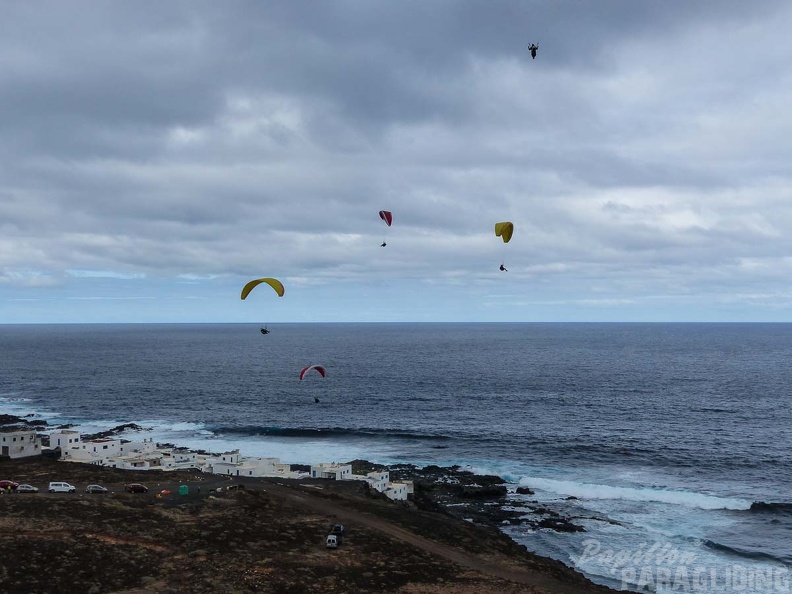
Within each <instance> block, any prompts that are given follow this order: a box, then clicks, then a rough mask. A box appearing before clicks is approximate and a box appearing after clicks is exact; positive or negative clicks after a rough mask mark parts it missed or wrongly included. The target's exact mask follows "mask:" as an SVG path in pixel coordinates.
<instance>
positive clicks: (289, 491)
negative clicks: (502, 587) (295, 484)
mask: <svg viewBox="0 0 792 594" xmlns="http://www.w3.org/2000/svg"><path fill="white" fill-rule="evenodd" d="M265 490H266V491H267V492H268V493H269V494H270V495H274V496H276V497H279V498H281V499H284V500H286V501H287V502H289V503H290V504H292V505H295V506H298V507H302V508H304V509H307V510H309V511H311V512H314V513H319V514H324V515H327V516H335V518H337V519H338V520H339V521H340V522H342V523H345V524H348V525H351V526H352V527H354V526H365V527H367V528H371V529H373V530H377V531H379V532H381V533H383V534H386V535H387V536H389V537H391V538H394V539H396V540H399V541H401V542H404V543H407V544H409V545H412V546H414V547H417V548H419V549H421V550H423V551H426V552H428V553H431V554H433V555H437V556H439V557H442V558H443V559H446V560H448V561H451V562H453V563H456V564H458V565H460V566H462V567H466V568H468V569H472V570H474V571H477V572H479V573H482V574H485V575H490V576H493V577H497V578H501V579H504V580H508V581H510V582H515V583H518V584H522V585H524V586H528V587H529V588H527V589H526V590H525V592H526V593H536V594H540V593H548V594H549V593H558V594H583V592H586V593H589V592H590V593H592V594H593V593H596V592H603V593H604V592H612V590H609V589H607V588H601V589H600V588H599V587H597V586H590V587H586V586H582V584H567V583H563V582H561V581H559V580H557V579H555V578H553V577H552V576H547V575H543V574H540V573H538V572H534V571H530V570H527V569H521V568H519V567H515V566H513V565H507V564H506V563H505V560H504V563H502V564H501V563H498V562H495V561H488V560H485V559H482V558H481V557H478V556H476V555H472V554H469V553H465V552H464V551H461V550H459V549H456V548H454V547H451V546H448V545H445V544H442V543H439V542H436V541H434V540H430V539H428V538H424V537H422V536H420V535H418V534H415V533H413V532H410V531H409V530H405V529H404V528H401V527H400V526H397V525H395V524H393V523H391V522H388V521H387V520H385V519H383V518H380V517H377V516H374V515H371V514H368V513H366V512H363V511H355V510H351V509H349V508H348V507H345V506H342V505H339V504H337V503H334V502H333V501H331V500H328V499H325V498H320V497H317V496H315V495H312V494H311V493H310V492H306V491H302V490H297V489H294V488H292V487H288V486H285V485H281V484H276V483H272V484H268V485H266V487H265ZM349 538H352V536H350V537H349ZM584 588H585V589H584Z"/></svg>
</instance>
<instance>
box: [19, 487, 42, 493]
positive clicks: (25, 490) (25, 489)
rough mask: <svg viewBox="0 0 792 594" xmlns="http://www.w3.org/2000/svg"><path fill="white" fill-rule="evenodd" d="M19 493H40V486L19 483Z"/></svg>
mask: <svg viewBox="0 0 792 594" xmlns="http://www.w3.org/2000/svg"><path fill="white" fill-rule="evenodd" d="M16 492H17V493H38V487H34V486H33V485H19V486H18V487H17V488H16Z"/></svg>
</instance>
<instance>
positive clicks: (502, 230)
mask: <svg viewBox="0 0 792 594" xmlns="http://www.w3.org/2000/svg"><path fill="white" fill-rule="evenodd" d="M513 233H514V223H512V222H511V221H503V222H502V223H495V237H500V238H501V239H502V240H503V243H509V241H511V238H512V234H513ZM500 271H501V272H508V270H506V267H505V266H504V265H503V262H501V265H500Z"/></svg>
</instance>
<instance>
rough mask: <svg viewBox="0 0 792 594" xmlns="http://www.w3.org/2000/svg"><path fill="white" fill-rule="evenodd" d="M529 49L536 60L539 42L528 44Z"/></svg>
mask: <svg viewBox="0 0 792 594" xmlns="http://www.w3.org/2000/svg"><path fill="white" fill-rule="evenodd" d="M528 49H529V50H530V51H531V58H532V59H534V60H536V50H538V49H539V44H537V43H532V44H531V45H529V46H528Z"/></svg>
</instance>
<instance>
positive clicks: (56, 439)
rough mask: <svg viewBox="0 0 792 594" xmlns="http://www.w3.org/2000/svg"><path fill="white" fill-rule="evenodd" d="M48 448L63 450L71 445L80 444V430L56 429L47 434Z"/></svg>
mask: <svg viewBox="0 0 792 594" xmlns="http://www.w3.org/2000/svg"><path fill="white" fill-rule="evenodd" d="M49 438H50V445H49V447H50V449H53V450H54V449H56V448H60V449H61V451H63V450H64V449H66V448H70V447H72V445H75V444H76V445H79V444H80V432H79V431H75V430H73V429H58V430H56V431H52V432H51V433H50V434H49Z"/></svg>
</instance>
